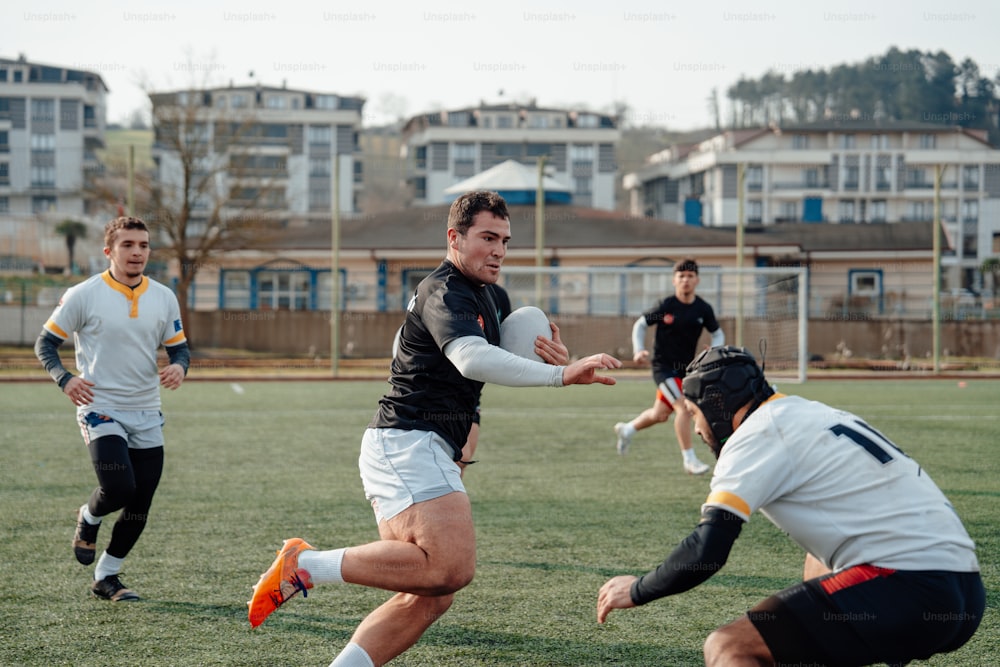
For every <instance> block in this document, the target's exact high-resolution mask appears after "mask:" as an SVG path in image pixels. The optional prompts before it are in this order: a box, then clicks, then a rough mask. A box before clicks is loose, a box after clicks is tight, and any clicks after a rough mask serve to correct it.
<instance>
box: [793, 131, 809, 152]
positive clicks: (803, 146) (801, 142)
mask: <svg viewBox="0 0 1000 667" xmlns="http://www.w3.org/2000/svg"><path fill="white" fill-rule="evenodd" d="M792 148H793V149H795V150H797V151H804V150H808V149H809V135H807V134H796V135H793V136H792Z"/></svg>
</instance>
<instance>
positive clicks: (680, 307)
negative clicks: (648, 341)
mask: <svg viewBox="0 0 1000 667" xmlns="http://www.w3.org/2000/svg"><path fill="white" fill-rule="evenodd" d="M643 317H644V318H645V319H646V324H647V325H649V326H655V327H656V329H655V331H654V335H655V338H654V343H653V355H652V359H651V362H650V363H651V365H652V368H653V370H654V371H665V372H668V373H670V374H672V375H676V376H677V377H684V371H685V370H686V369H687V366H688V364H690V363H691V361H692V360H693V359H694V355H695V352H696V351H697V348H698V339H699V338H700V337H701V330H702V329H705V330H707V331H708V332H709V333H714V332H715V331H717V330H718V328H719V323H718V321H716V319H715V311H713V310H712V306H710V305H708V302H707V301H705V300H704V299H702V298H701V297H700V296H695V298H694V301H692V302H691V303H684V302H683V301H681V300H680V299H678V298H677V297H676V296H669V297H667V298H666V299H664V300H663V301H662V302H660V305H658V306H657V307H656V308H653V309H652V310H647V311H646V312H645V313H643Z"/></svg>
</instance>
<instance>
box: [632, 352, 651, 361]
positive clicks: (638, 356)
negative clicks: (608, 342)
mask: <svg viewBox="0 0 1000 667" xmlns="http://www.w3.org/2000/svg"><path fill="white" fill-rule="evenodd" d="M632 361H634V362H635V363H637V364H644V363H646V362H647V361H649V350H639V351H638V352H636V353H635V354H633V355H632Z"/></svg>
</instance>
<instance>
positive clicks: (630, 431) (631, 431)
mask: <svg viewBox="0 0 1000 667" xmlns="http://www.w3.org/2000/svg"><path fill="white" fill-rule="evenodd" d="M622 431H624V433H622V435H624V436H625V437H626V438H631V437H632V436H633V435H635V434H636V431H637V429H636V428H635V426H632V422H628V423H627V424H625V427H624V428H623V429H622Z"/></svg>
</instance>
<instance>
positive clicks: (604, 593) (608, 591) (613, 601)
mask: <svg viewBox="0 0 1000 667" xmlns="http://www.w3.org/2000/svg"><path fill="white" fill-rule="evenodd" d="M637 578H638V577H633V576H631V575H627V574H623V575H621V576H618V577H612V578H611V579H608V580H607V581H606V582H604V585H603V586H601V590H600V591H598V592H597V622H598V623H603V622H604V619H606V618H607V617H608V614H610V613H611V610H612V609H629V608H630V607H634V606H635V603H634V602H632V582H634V581H635V580H636V579H637Z"/></svg>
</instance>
